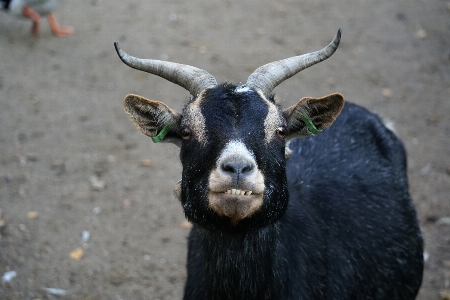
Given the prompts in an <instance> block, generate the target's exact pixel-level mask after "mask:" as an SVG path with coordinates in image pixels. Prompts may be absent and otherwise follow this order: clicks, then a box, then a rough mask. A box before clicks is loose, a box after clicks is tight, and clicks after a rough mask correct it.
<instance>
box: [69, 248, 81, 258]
mask: <svg viewBox="0 0 450 300" xmlns="http://www.w3.org/2000/svg"><path fill="white" fill-rule="evenodd" d="M83 255H84V251H83V249H81V248H77V249H75V250H73V251H72V252H70V258H71V259H73V260H77V261H78V260H80V259H81V258H83Z"/></svg>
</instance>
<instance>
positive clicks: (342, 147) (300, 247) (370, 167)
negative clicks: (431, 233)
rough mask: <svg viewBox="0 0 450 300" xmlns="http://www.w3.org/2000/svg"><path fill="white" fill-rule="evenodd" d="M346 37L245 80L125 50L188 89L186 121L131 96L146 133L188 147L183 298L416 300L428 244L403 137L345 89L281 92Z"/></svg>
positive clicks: (183, 154)
mask: <svg viewBox="0 0 450 300" xmlns="http://www.w3.org/2000/svg"><path fill="white" fill-rule="evenodd" d="M340 36H341V31H340V29H339V31H338V33H337V35H336V37H335V38H334V40H333V41H332V42H331V43H330V44H329V45H328V46H327V47H325V48H323V49H322V50H320V51H317V52H312V53H308V54H305V55H301V56H296V57H291V58H288V59H285V60H281V61H276V62H273V63H269V64H267V65H264V66H262V67H260V68H258V69H257V70H256V71H255V72H254V73H253V74H251V75H250V77H249V78H248V80H247V82H246V83H245V84H240V85H235V84H230V83H224V84H217V82H216V80H215V78H214V77H213V76H211V75H210V74H209V73H207V72H206V71H204V70H201V69H198V68H195V67H192V66H187V65H182V64H177V63H172V62H164V61H158V60H150V59H139V58H136V57H132V56H129V55H128V54H126V53H125V52H124V51H123V50H122V49H121V48H120V47H119V45H118V44H117V43H115V47H116V51H117V53H118V55H119V57H120V58H121V60H122V61H123V62H124V63H125V64H127V65H128V66H130V67H132V68H135V69H138V70H142V71H145V72H148V73H151V74H154V75H158V76H160V77H162V78H165V79H167V80H169V81H171V82H173V83H175V84H178V85H180V86H182V87H184V88H185V89H187V90H188V91H189V92H190V93H191V95H192V98H191V99H190V101H189V103H187V104H186V105H185V106H184V108H183V110H182V112H181V113H180V112H177V111H175V110H172V109H170V108H169V107H168V106H166V105H165V104H164V103H162V102H158V101H152V100H148V99H146V98H143V97H141V96H137V95H127V96H126V97H125V99H124V107H125V111H126V113H127V114H128V115H129V117H130V118H131V120H132V121H133V122H134V124H135V125H136V126H137V128H138V129H139V130H140V131H142V132H143V133H144V134H146V135H147V136H149V137H151V138H152V139H153V141H154V142H159V141H168V142H174V143H175V144H177V145H179V146H180V160H181V163H182V180H181V181H180V182H179V183H178V185H177V186H176V189H175V190H177V191H178V192H177V193H176V194H177V195H178V197H179V199H180V202H181V204H182V207H183V210H184V213H185V216H186V218H187V219H188V220H189V221H190V222H191V223H193V227H192V229H191V232H190V235H189V238H188V256H187V281H186V285H185V292H184V293H185V294H184V299H186V300H187V299H196V300H198V299H233V300H238V299H246V300H249V299H277V300H280V299H295V300H298V299H358V300H359V299H386V300H387V299H389V300H392V299H402V300H406V299H414V298H415V297H416V295H417V293H418V290H419V287H420V285H421V281H422V272H423V241H422V236H421V232H420V229H419V225H418V221H417V217H416V212H415V209H414V207H413V204H412V200H411V197H410V195H409V193H408V182H407V175H406V154H405V150H404V148H403V145H402V143H401V142H400V140H399V139H398V138H397V137H396V136H395V135H394V134H393V133H392V132H391V131H389V130H388V129H387V128H386V127H385V126H384V125H383V123H382V122H381V120H380V119H379V118H378V117H377V116H376V115H375V114H373V113H371V112H369V111H368V110H366V109H364V108H362V107H360V106H358V105H355V104H351V103H345V105H344V99H343V96H342V95H341V94H339V93H335V94H331V95H328V96H325V97H322V98H309V97H308V98H303V99H301V100H299V101H298V102H297V103H296V104H295V105H293V106H291V107H289V108H287V109H284V110H282V108H281V107H280V106H279V105H278V104H276V102H275V100H274V95H273V94H272V91H273V89H274V88H275V87H276V86H277V85H278V84H280V83H281V82H283V81H284V80H286V79H288V78H290V77H291V76H293V75H295V74H296V73H298V72H300V71H301V70H303V69H305V68H307V67H309V66H312V65H314V64H316V63H318V62H321V61H323V60H325V59H327V58H329V57H330V56H331V55H332V54H333V53H334V52H335V50H336V49H337V47H338V45H339V41H340ZM338 115H339V116H338ZM333 122H334V125H333V126H331V127H330V125H331V124H332V123H333ZM322 131H323V132H322ZM319 133H320V134H319ZM296 137H302V138H301V139H294V138H296ZM289 155H290V158H289V159H287V157H288V156H289Z"/></svg>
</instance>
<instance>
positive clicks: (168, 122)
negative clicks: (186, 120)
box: [123, 94, 181, 145]
mask: <svg viewBox="0 0 450 300" xmlns="http://www.w3.org/2000/svg"><path fill="white" fill-rule="evenodd" d="M123 106H124V108H125V112H126V113H127V115H128V116H129V117H130V119H131V121H132V122H133V123H134V125H136V127H137V128H138V129H139V130H140V131H141V132H142V133H143V134H145V135H147V136H149V137H151V138H152V140H153V142H155V143H157V142H172V143H175V144H177V145H179V143H180V141H181V137H180V136H179V135H178V134H177V124H178V120H179V119H180V113H179V112H177V111H174V110H172V109H171V108H169V107H168V106H167V105H165V104H164V103H162V102H159V101H154V100H149V99H146V98H144V97H142V96H138V95H133V94H129V95H127V96H126V97H125V99H123Z"/></svg>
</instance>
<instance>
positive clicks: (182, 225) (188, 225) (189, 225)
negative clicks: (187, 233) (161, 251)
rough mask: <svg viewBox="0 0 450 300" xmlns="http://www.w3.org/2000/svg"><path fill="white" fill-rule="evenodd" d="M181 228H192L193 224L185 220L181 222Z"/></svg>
mask: <svg viewBox="0 0 450 300" xmlns="http://www.w3.org/2000/svg"><path fill="white" fill-rule="evenodd" d="M180 226H181V228H183V229H191V227H192V224H191V223H190V222H188V221H184V222H183V223H181V224H180Z"/></svg>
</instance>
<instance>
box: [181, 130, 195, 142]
mask: <svg viewBox="0 0 450 300" xmlns="http://www.w3.org/2000/svg"><path fill="white" fill-rule="evenodd" d="M180 134H181V137H182V138H183V140H188V139H190V138H191V134H192V132H191V130H190V129H189V128H186V127H184V128H183V129H181V132H180Z"/></svg>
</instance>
